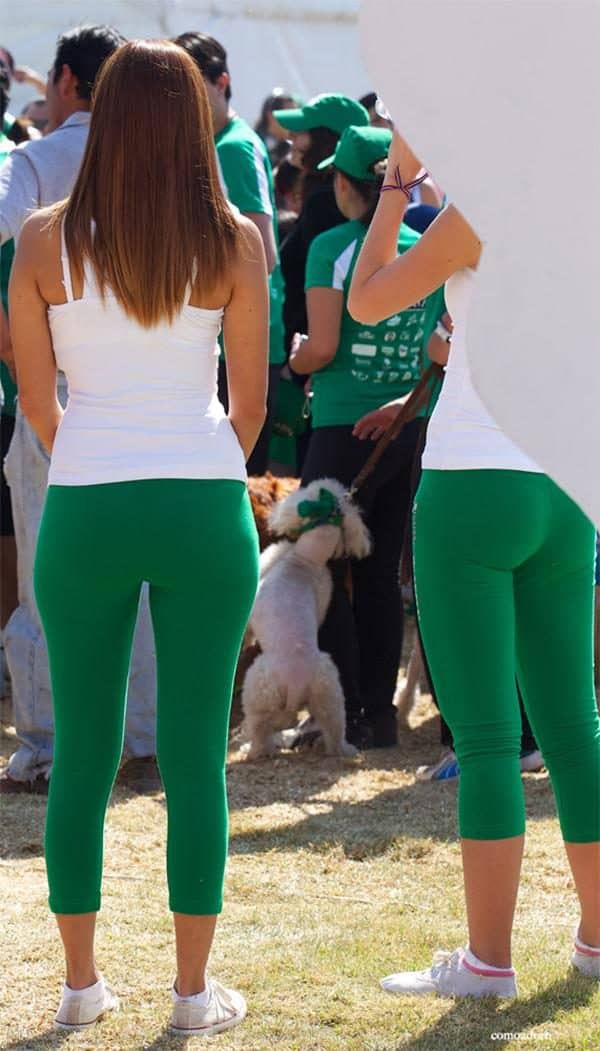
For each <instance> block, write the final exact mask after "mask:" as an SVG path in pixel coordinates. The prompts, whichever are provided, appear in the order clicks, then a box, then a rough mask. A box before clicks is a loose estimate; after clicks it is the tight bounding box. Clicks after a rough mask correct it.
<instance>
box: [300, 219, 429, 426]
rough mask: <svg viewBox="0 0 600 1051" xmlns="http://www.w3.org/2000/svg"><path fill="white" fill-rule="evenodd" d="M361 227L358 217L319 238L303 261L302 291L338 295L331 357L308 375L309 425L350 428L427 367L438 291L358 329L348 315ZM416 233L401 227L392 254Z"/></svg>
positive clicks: (407, 386) (411, 384) (414, 381)
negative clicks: (339, 320) (332, 291)
mask: <svg viewBox="0 0 600 1051" xmlns="http://www.w3.org/2000/svg"><path fill="white" fill-rule="evenodd" d="M366 233H367V227H366V226H365V225H364V224H363V223H361V222H360V221H359V220H358V219H355V220H352V221H351V222H348V223H344V224H343V225H342V226H336V227H334V228H333V230H327V231H326V232H325V233H323V234H320V235H319V236H318V237H316V238H315V240H314V241H313V242H312V244H311V246H310V249H309V252H308V259H307V263H306V279H305V288H306V290H307V291H308V289H309V288H334V289H337V290H338V291H339V292H341V294H342V296H343V310H342V323H341V328H340V340H339V345H338V349H337V351H336V355H335V357H334V358H333V360H332V361H331V362H330V363H329V364H328V365H327V366H326V367H325V368H323V369H320V370H319V371H318V372H315V373H313V377H312V390H313V398H312V423H313V427H330V426H336V425H340V424H354V423H356V422H357V420H359V419H360V418H361V417H362V416H364V415H365V413H367V412H371V411H372V410H373V409H377V408H379V407H380V406H381V405H384V404H385V403H386V402H388V401H392V400H393V399H394V398H400V397H402V396H403V395H404V394H408V393H409V391H411V390H412V389H413V387H415V386H416V384H417V382H418V380H419V379H420V377H421V375H422V374H423V372H424V370H425V369H426V368H427V366H428V365H429V364H430V361H429V359H428V358H427V356H426V354H425V347H426V345H427V342H428V340H429V337H430V336H431V333H432V332H433V330H434V328H435V326H436V324H437V322H438V321H439V319H440V317H441V316H442V314H443V313H444V310H445V307H444V294H443V289H441V288H440V289H438V290H437V292H434V293H433V294H432V295H430V296H427V298H426V299H423V300H421V302H419V303H415V305H414V306H412V307H410V308H409V309H408V310H403V311H402V312H401V313H400V314H394V315H393V316H392V317H389V318H386V320H385V321H381V322H380V323H379V324H378V325H363V324H361V323H360V322H358V321H355V320H354V318H352V317H351V315H350V314H349V313H348V308H347V301H348V293H349V291H350V283H351V281H352V274H353V272H354V267H355V266H356V261H357V259H358V254H359V252H360V248H361V245H362V243H363V241H364V239H365V236H366ZM418 240H419V234H417V233H415V232H414V231H413V230H411V229H410V228H409V227H408V226H404V225H403V226H402V227H401V229H400V237H399V241H398V251H399V252H406V251H407V250H408V249H409V248H411V247H412V245H414V244H415V243H416V242H417V241H418Z"/></svg>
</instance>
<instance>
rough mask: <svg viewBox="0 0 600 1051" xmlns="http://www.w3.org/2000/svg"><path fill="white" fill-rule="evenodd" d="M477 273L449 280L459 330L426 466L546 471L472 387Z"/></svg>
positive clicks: (450, 300)
mask: <svg viewBox="0 0 600 1051" xmlns="http://www.w3.org/2000/svg"><path fill="white" fill-rule="evenodd" d="M475 276H476V275H475V271H474V270H460V271H459V272H458V273H456V274H453V275H452V277H451V278H450V279H449V280H448V281H447V282H446V287H445V299H446V307H447V309H448V313H449V314H450V316H451V318H452V321H453V323H454V332H453V336H452V344H451V350H450V357H449V360H448V365H447V367H446V374H445V378H444V384H443V387H442V391H441V394H440V396H439V399H438V402H437V405H436V407H435V409H434V411H433V413H432V416H431V420H430V421H429V426H428V428H427V441H426V444H425V450H424V452H423V459H422V468H423V470H436V471H465V470H466V471H477V470H497V471H527V472H531V473H534V474H541V473H543V472H542V470H541V468H540V467H538V465H537V464H536V463H534V462H533V460H531V459H530V458H529V457H528V456H527V455H526V454H525V453H524V452H522V450H521V449H519V447H518V446H517V445H515V443H514V442H513V441H511V439H510V438H509V437H508V436H507V435H506V434H505V433H504V431H502V430H501V429H500V427H499V426H498V424H497V423H496V421H495V420H494V418H493V417H492V416H491V414H490V413H489V412H488V410H487V409H486V407H485V405H484V404H483V402H482V400H481V398H480V397H479V395H478V394H477V391H476V390H475V388H474V386H473V383H472V380H471V374H470V371H469V364H468V361H467V349H466V322H467V313H468V309H469V303H470V299H471V292H472V287H473V281H474V278H475Z"/></svg>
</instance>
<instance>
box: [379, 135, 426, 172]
mask: <svg viewBox="0 0 600 1051" xmlns="http://www.w3.org/2000/svg"><path fill="white" fill-rule="evenodd" d="M396 168H398V169H399V171H400V175H401V177H402V182H403V183H404V184H405V185H406V183H408V182H412V181H413V179H416V178H417V176H418V175H419V173H420V172H421V171H422V170H423V165H422V164H421V161H420V160H419V158H418V157H416V156H415V154H414V153H413V151H412V150H411V148H410V146H409V145H408V143H407V141H406V139H403V138H402V136H401V134H400V132H399V131H398V130H397V129H396V128H394V131H393V135H392V144H391V146H390V152H389V154H388V165H387V174H386V178H385V180H384V186H385V185H392V186H393V185H395V181H394V172H395V171H396Z"/></svg>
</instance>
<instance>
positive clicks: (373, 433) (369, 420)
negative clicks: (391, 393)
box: [352, 391, 410, 441]
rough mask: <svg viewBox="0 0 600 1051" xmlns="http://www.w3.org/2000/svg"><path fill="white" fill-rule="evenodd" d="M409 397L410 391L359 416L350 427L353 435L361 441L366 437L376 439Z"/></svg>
mask: <svg viewBox="0 0 600 1051" xmlns="http://www.w3.org/2000/svg"><path fill="white" fill-rule="evenodd" d="M409 397H410V391H409V393H408V394H404V395H403V396H402V397H401V398H396V400H395V401H388V402H387V403H386V404H385V405H381V406H380V407H379V408H378V409H372V410H371V412H367V413H366V414H365V415H364V416H361V418H360V420H357V421H356V423H355V424H354V427H353V428H352V434H353V435H354V437H355V438H360V440H361V441H364V440H365V439H366V438H370V439H371V441H377V440H378V439H379V438H381V436H382V435H383V434H385V432H386V431H387V429H388V427H389V426H390V424H391V423H393V421H394V420H395V419H396V416H397V415H398V413H399V411H400V409H401V408H402V406H403V405H405V404H406V402H407V401H408V399H409Z"/></svg>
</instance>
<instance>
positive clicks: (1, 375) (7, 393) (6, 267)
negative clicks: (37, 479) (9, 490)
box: [0, 117, 17, 416]
mask: <svg viewBox="0 0 600 1051" xmlns="http://www.w3.org/2000/svg"><path fill="white" fill-rule="evenodd" d="M11 120H14V117H13V118H11ZM13 147H14V143H12V142H11V141H10V139H7V138H6V137H5V135H3V134H1V133H0V166H1V165H2V164H4V161H5V160H6V158H7V157H8V155H9V153H10V152H11V151H12V149H13ZM14 254H15V242H14V241H7V242H6V244H3V245H2V248H0V297H1V299H2V306H3V308H4V310H6V312H7V313H8V279H9V277H10V268H11V266H12V261H13V256H14ZM0 385H1V386H2V394H3V398H4V403H3V405H2V415H3V416H14V414H15V399H16V397H17V388H16V386H15V384H14V383H13V381H12V379H11V376H10V372H9V371H8V369H7V367H6V365H5V364H4V362H3V361H2V362H0ZM0 400H1V399H0Z"/></svg>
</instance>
